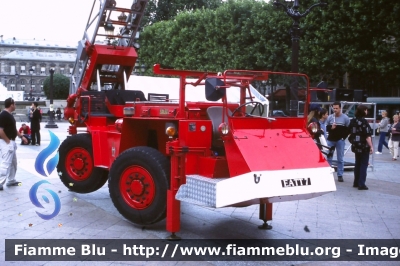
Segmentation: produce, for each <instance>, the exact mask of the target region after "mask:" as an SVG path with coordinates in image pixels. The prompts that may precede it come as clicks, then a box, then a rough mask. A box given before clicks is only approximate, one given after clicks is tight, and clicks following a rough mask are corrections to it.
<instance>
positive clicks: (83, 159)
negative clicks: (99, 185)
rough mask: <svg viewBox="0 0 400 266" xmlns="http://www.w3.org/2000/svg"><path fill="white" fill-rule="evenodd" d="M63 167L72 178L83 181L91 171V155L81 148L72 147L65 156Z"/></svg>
mask: <svg viewBox="0 0 400 266" xmlns="http://www.w3.org/2000/svg"><path fill="white" fill-rule="evenodd" d="M65 169H66V170H67V173H68V175H69V176H70V177H71V178H72V179H73V180H75V181H84V180H86V179H87V178H89V176H90V175H91V173H92V171H93V159H92V156H91V155H90V153H89V152H88V151H87V150H85V149H83V148H74V149H72V150H70V151H69V152H68V154H67V156H66V159H65Z"/></svg>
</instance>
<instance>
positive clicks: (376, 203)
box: [0, 123, 400, 266]
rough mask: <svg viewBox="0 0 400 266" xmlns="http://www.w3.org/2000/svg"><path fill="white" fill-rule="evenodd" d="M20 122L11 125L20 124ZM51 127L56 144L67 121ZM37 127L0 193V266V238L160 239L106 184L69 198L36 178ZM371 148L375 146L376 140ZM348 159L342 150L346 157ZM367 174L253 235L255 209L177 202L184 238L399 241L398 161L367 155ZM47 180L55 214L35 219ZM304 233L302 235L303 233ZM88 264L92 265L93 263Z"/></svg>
mask: <svg viewBox="0 0 400 266" xmlns="http://www.w3.org/2000/svg"><path fill="white" fill-rule="evenodd" d="M19 124H20V123H18V126H19ZM57 124H58V126H59V128H57V129H50V130H51V131H52V132H54V133H55V134H56V135H57V136H58V137H59V139H60V140H61V141H62V140H63V139H64V138H65V137H66V136H67V127H68V124H67V123H57ZM44 125H45V123H42V130H41V134H42V143H41V146H39V147H36V146H20V145H19V146H18V151H17V156H18V172H17V179H18V180H19V181H21V182H22V186H20V187H5V188H4V191H0V228H1V229H0V236H1V238H2V241H1V242H0V265H19V264H20V262H5V261H4V260H5V253H4V252H5V241H4V239H164V238H165V237H167V236H168V235H169V234H168V232H167V231H166V230H165V221H162V222H159V223H157V224H155V225H152V226H147V227H145V228H142V227H141V226H137V225H134V224H131V223H130V222H128V221H126V220H125V219H124V218H123V217H122V216H121V215H120V214H119V213H118V211H117V210H116V209H115V208H114V206H113V204H112V202H111V199H110V197H109V193H108V187H107V185H104V186H103V187H102V188H101V189H99V190H98V191H95V192H93V193H89V194H77V193H74V192H69V191H68V189H67V188H66V187H65V186H64V185H63V184H62V183H61V181H60V180H59V179H58V176H57V173H55V172H53V173H52V174H51V175H50V176H49V177H48V178H43V177H42V176H40V175H39V174H38V173H37V172H36V171H35V169H34V162H35V159H36V157H37V155H38V153H39V152H40V151H41V150H42V149H44V148H45V147H47V146H48V144H49V141H50V135H49V133H48V129H46V128H44ZM375 142H376V144H377V141H375ZM345 158H346V160H347V161H353V160H354V156H353V154H352V153H351V151H349V152H348V153H347V154H346V156H345ZM374 159H375V160H374V171H372V170H371V169H369V170H368V177H367V183H366V184H367V186H368V187H369V190H368V191H359V190H357V189H355V188H353V187H352V184H353V182H352V180H353V172H352V171H346V172H345V174H344V182H343V183H338V182H337V181H336V185H337V191H336V192H334V193H329V194H326V195H324V196H321V197H318V198H314V199H310V200H304V201H293V202H283V203H276V204H274V208H273V220H272V221H271V222H270V224H271V225H272V226H273V229H272V230H267V231H262V230H259V229H257V226H258V225H260V224H261V221H260V220H259V219H258V206H250V207H246V208H222V209H211V208H203V207H198V206H193V205H190V204H187V203H182V204H181V206H182V208H181V212H182V216H181V231H180V232H179V233H178V235H179V236H180V237H182V238H184V239H225V238H227V239H400V223H399V219H400V174H399V172H400V160H398V161H392V160H391V156H390V154H389V152H388V150H384V153H383V154H382V155H374ZM42 179H46V180H48V181H49V182H50V183H51V184H48V185H46V188H49V189H51V190H53V191H55V192H57V194H58V196H59V197H60V199H61V206H62V207H61V211H60V213H59V214H58V215H57V216H56V217H54V218H53V219H51V220H43V219H41V218H40V217H38V216H37V214H36V211H37V210H38V208H36V207H35V206H34V205H33V204H32V203H31V201H30V199H29V190H30V188H31V187H32V185H33V184H35V183H36V182H38V181H40V180H42ZM306 227H307V228H308V230H305V228H306ZM89 263H91V262H51V261H48V262H25V263H24V265H46V266H47V265H85V264H89ZM92 263H93V262H92ZM162 263H163V264H167V265H238V264H239V265H256V264H257V265H258V264H263V265H365V264H366V265H399V263H398V262H392V263H390V262H341V263H340V262H308V263H305V262H264V263H259V262H257V263H256V262H248V263H243V262H241V263H229V262H213V261H211V262H162ZM159 264H160V262H96V265H159Z"/></svg>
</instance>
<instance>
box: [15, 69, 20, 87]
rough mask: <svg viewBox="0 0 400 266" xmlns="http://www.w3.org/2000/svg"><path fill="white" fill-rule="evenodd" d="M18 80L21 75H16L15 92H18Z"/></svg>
mask: <svg viewBox="0 0 400 266" xmlns="http://www.w3.org/2000/svg"><path fill="white" fill-rule="evenodd" d="M18 78H19V74H18V73H15V90H16V91H17V90H18Z"/></svg>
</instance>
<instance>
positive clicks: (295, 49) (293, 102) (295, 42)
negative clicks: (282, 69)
mask: <svg viewBox="0 0 400 266" xmlns="http://www.w3.org/2000/svg"><path fill="white" fill-rule="evenodd" d="M286 2H293V6H292V7H289V6H287V5H285V4H283V3H281V2H280V0H274V6H276V7H282V8H283V10H284V11H285V12H286V14H287V15H288V16H289V17H291V18H292V20H293V24H292V28H291V29H290V35H291V37H292V73H299V47H300V44H299V40H300V34H301V30H300V19H301V18H303V17H306V16H307V15H308V14H309V13H310V12H311V10H312V9H313V8H315V7H317V6H326V5H327V3H324V2H321V0H320V2H319V3H316V4H313V5H311V6H310V7H309V8H307V10H306V11H305V12H304V13H300V12H299V10H298V9H299V7H300V3H299V0H294V1H286ZM290 95H291V97H290V111H291V112H290V115H291V116H292V115H297V111H296V109H297V102H298V82H297V81H296V80H295V81H294V82H293V83H292V84H291V94H290ZM286 96H288V95H286Z"/></svg>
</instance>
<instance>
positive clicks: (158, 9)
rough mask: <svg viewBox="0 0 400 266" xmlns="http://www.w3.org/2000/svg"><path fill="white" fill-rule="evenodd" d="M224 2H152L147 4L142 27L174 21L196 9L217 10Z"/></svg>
mask: <svg viewBox="0 0 400 266" xmlns="http://www.w3.org/2000/svg"><path fill="white" fill-rule="evenodd" d="M222 2H223V1H222V0H174V1H170V0H150V1H149V2H148V4H147V8H146V12H145V16H144V19H143V21H142V25H151V24H153V23H156V22H160V21H165V20H172V19H173V18H174V17H175V16H176V15H177V14H179V13H181V12H184V11H189V12H190V11H194V10H196V9H215V8H217V7H218V6H220V5H221V4H222Z"/></svg>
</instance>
